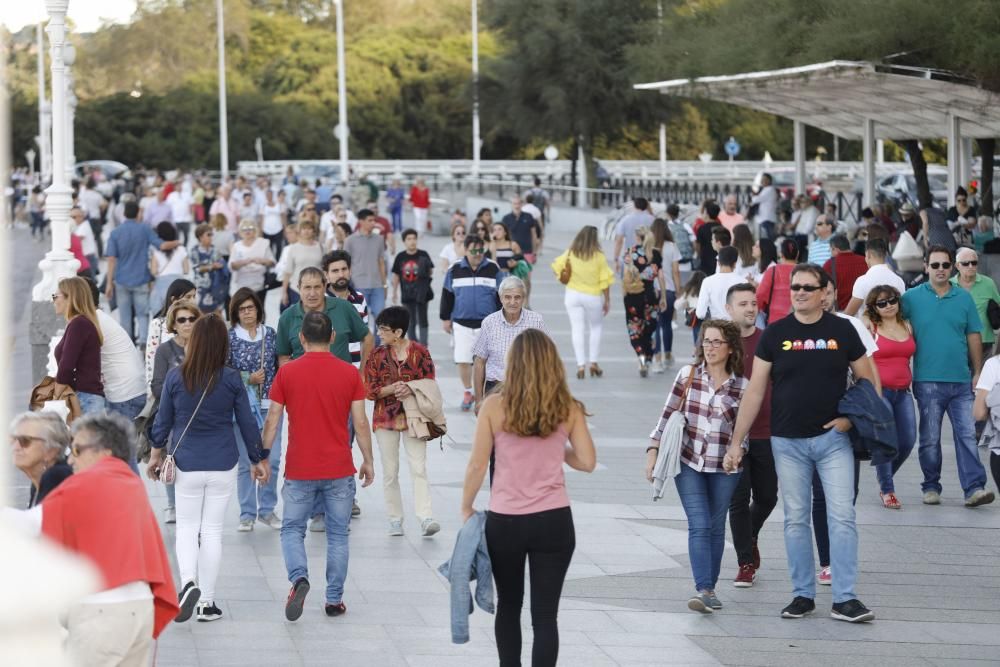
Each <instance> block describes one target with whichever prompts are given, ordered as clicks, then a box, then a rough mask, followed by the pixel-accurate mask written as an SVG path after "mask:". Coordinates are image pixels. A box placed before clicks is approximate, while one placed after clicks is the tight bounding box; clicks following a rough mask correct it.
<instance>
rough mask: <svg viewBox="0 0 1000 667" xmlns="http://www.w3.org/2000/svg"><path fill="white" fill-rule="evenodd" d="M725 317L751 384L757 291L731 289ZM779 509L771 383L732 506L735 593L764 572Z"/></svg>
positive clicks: (756, 334)
mask: <svg viewBox="0 0 1000 667" xmlns="http://www.w3.org/2000/svg"><path fill="white" fill-rule="evenodd" d="M726 312H727V313H728V314H729V319H731V320H732V321H733V322H735V323H736V325H737V326H739V328H740V336H741V340H742V343H743V358H744V359H749V360H751V363H748V364H745V365H744V366H743V369H744V373H745V375H746V377H747V379H751V378H752V377H753V363H752V361H753V358H754V355H755V354H756V352H757V344H758V343H759V342H760V337H761V335H762V334H763V333H764V332H763V331H762V330H761V329H758V328H757V326H756V322H757V293H756V290H755V288H754V286H753V285H751V284H750V283H741V284H739V285H733V286H732V287H730V288H729V293H728V294H727V295H726ZM751 492H752V493H753V503H752V504H751V502H750V495H751ZM777 504H778V473H777V472H775V469H774V455H773V454H772V453H771V385H770V383H768V384H767V385H766V386H765V389H764V399H763V402H762V403H761V406H760V410H759V412H758V413H757V417H756V419H754V420H753V424H752V425H751V426H750V446H749V448H748V449H747V451H746V454H744V456H743V474H742V475H741V476H740V481H739V483H738V484H737V485H736V490H735V491H733V497H732V499H731V500H730V501H729V528H730V530H731V531H732V534H733V546H734V547H735V548H736V559H737V562H738V563H739V566H740V567H739V571H738V572H737V573H736V579H734V580H733V586H735V587H736V588H750V587H751V586H753V584H754V582H755V581H756V580H757V570H759V569H760V551H759V550H758V549H757V536H758V535H760V529H761V528H763V527H764V522H765V521H767V517H769V516H770V515H771V512H772V511H773V510H774V506H775V505H777Z"/></svg>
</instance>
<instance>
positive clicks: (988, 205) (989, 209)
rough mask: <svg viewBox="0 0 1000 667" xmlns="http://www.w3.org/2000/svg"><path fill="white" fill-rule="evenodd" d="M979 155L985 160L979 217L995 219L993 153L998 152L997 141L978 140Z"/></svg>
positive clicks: (981, 182)
mask: <svg viewBox="0 0 1000 667" xmlns="http://www.w3.org/2000/svg"><path fill="white" fill-rule="evenodd" d="M976 142H977V143H978V144H979V154H980V156H982V159H983V173H982V176H981V177H980V180H979V197H980V200H981V201H982V206H981V207H980V211H979V215H988V216H990V217H993V211H994V208H993V153H994V152H996V147H997V140H996V139H977V140H976Z"/></svg>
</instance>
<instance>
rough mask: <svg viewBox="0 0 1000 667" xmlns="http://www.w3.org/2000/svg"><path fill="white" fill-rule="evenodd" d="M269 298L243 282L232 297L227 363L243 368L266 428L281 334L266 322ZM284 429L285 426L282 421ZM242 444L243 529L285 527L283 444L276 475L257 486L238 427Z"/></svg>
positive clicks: (239, 492) (277, 451) (274, 458)
mask: <svg viewBox="0 0 1000 667" xmlns="http://www.w3.org/2000/svg"><path fill="white" fill-rule="evenodd" d="M264 320H265V316H264V304H263V302H261V300H260V298H259V297H258V296H257V293H256V292H254V291H253V290H252V289H250V288H249V287H243V288H241V289H240V290H238V291H237V292H236V294H234V295H233V298H232V299H231V300H230V302H229V322H230V329H229V361H228V362H227V365H228V366H229V367H230V368H235V369H236V370H238V371H239V372H240V378H241V379H242V380H243V384H244V386H245V387H246V392H247V398H248V399H249V401H250V409H251V410H252V411H253V412H254V414H255V416H256V417H257V422H258V423H257V425H258V426H259V427H261V428H263V425H264V420H265V419H267V411H268V408H269V407H270V404H271V401H270V399H268V395H269V394H270V393H271V382H272V381H273V380H274V376H275V374H276V373H277V372H278V363H277V360H278V357H277V352H276V340H277V338H276V334H275V331H274V329H272V328H271V327H269V326H267V325H265V324H264ZM278 432H279V433H280V432H281V426H280V423H279V426H278ZM234 434H235V435H236V445H237V447H239V449H240V463H239V467H238V469H237V473H236V496H237V498H238V499H239V502H240V526H239V531H240V532H241V533H245V532H248V531H251V530H253V526H254V521H255V520H256V521H260V522H261V523H263V524H265V525H268V526H270V527H271V528H274V529H279V528H281V519H279V518H278V517H277V516H276V515H275V514H274V508H275V507H277V505H278V471H279V470H280V467H281V445H280V443H276V445H277V446H275V447H274V448H273V449H272V450H271V456H270V457H269V461H270V463H271V479H270V481H268V483H267V484H265V485H263V486H261V487H260V489H259V490H258V489H255V488H254V483H253V478H252V477H251V475H250V457H249V456H248V455H247V447H246V443H245V442H244V441H243V436H242V435H241V434H240V430H239V429H238V428H236V429H234Z"/></svg>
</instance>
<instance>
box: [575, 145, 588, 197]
mask: <svg viewBox="0 0 1000 667" xmlns="http://www.w3.org/2000/svg"><path fill="white" fill-rule="evenodd" d="M584 158H585V155H584V153H583V142H580V144H579V146H578V148H577V152H576V173H577V182H576V187H577V193H576V205H577V206H578V207H580V208H587V161H586V160H585V159H584Z"/></svg>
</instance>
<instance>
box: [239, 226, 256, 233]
mask: <svg viewBox="0 0 1000 667" xmlns="http://www.w3.org/2000/svg"><path fill="white" fill-rule="evenodd" d="M240 231H241V232H242V233H244V234H246V233H247V232H252V231H254V228H253V227H240Z"/></svg>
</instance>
